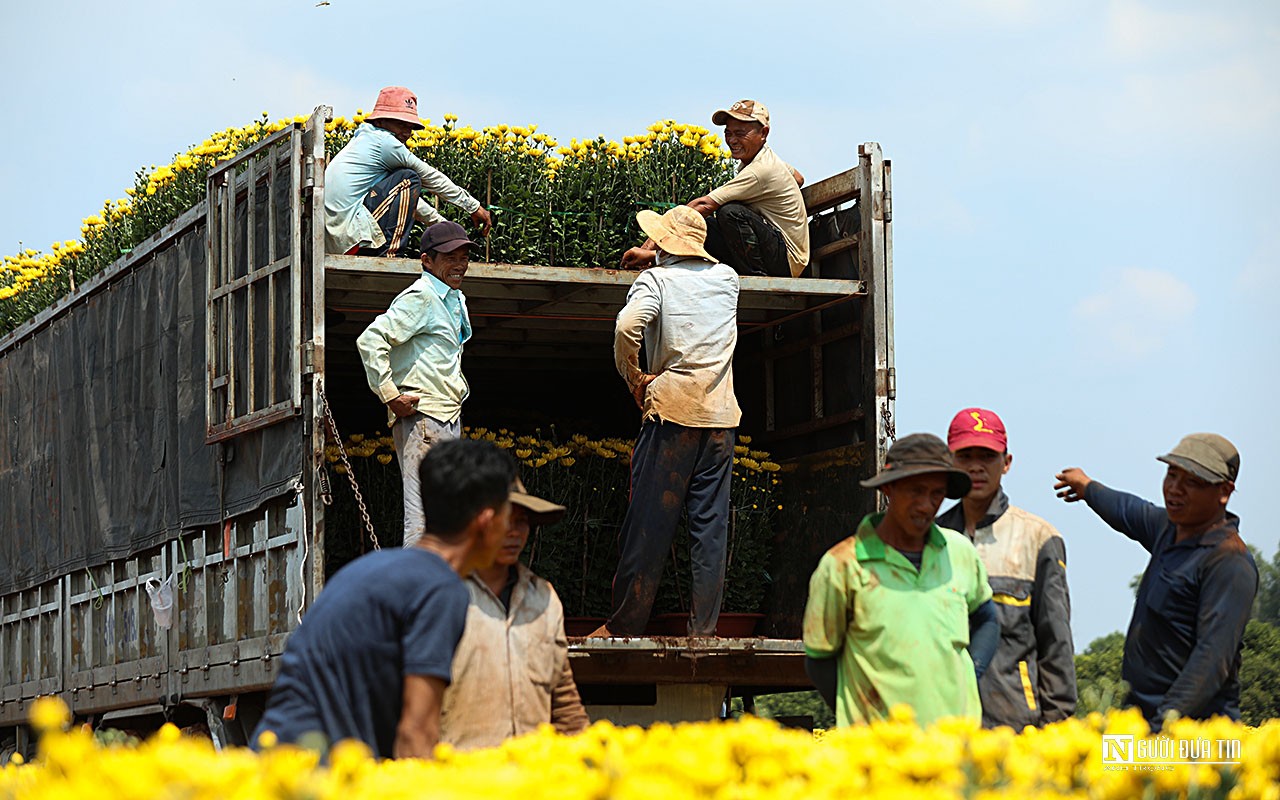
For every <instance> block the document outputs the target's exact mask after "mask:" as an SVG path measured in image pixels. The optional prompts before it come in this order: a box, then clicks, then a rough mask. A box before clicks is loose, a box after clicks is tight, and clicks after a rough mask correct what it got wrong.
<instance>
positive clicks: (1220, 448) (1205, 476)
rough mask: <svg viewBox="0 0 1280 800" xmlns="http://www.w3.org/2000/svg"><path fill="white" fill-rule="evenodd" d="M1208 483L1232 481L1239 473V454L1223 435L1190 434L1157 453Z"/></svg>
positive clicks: (1163, 458) (1165, 460) (1161, 457)
mask: <svg viewBox="0 0 1280 800" xmlns="http://www.w3.org/2000/svg"><path fill="white" fill-rule="evenodd" d="M1156 460H1157V461H1163V462H1164V463H1166V464H1170V465H1172V466H1175V467H1180V468H1182V469H1185V470H1186V471H1187V472H1190V473H1191V474H1192V475H1195V476H1196V477H1197V478H1200V479H1202V480H1206V481H1209V482H1210V483H1222V482H1223V481H1234V480H1235V479H1236V476H1237V475H1239V474H1240V453H1239V452H1238V451H1237V450H1236V446H1235V445H1233V444H1232V443H1231V442H1229V441H1227V439H1226V437H1224V436H1219V435H1218V434H1216V433H1192V434H1188V435H1186V436H1183V437H1182V441H1180V442H1178V446H1177V447H1175V448H1173V449H1172V450H1170V451H1169V452H1168V453H1166V454H1164V455H1162V456H1156Z"/></svg>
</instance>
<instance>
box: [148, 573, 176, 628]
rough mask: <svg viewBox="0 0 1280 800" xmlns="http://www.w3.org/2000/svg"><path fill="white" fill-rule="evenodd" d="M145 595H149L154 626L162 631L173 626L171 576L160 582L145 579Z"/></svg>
mask: <svg viewBox="0 0 1280 800" xmlns="http://www.w3.org/2000/svg"><path fill="white" fill-rule="evenodd" d="M147 594H149V595H151V613H152V614H153V615H154V616H155V618H156V624H157V625H159V626H160V627H161V629H163V630H166V631H167V630H169V628H170V627H172V625H173V576H172V575H170V576H169V577H167V578H165V579H164V582H163V583H162V582H160V581H158V580H156V579H155V578H147Z"/></svg>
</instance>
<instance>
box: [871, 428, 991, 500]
mask: <svg viewBox="0 0 1280 800" xmlns="http://www.w3.org/2000/svg"><path fill="white" fill-rule="evenodd" d="M934 472H939V473H942V474H943V475H946V476H947V497H949V498H951V499H952V500H955V499H957V498H960V497H964V496H965V495H967V494H968V493H969V489H971V488H973V481H971V480H970V479H969V474H968V473H966V472H965V471H964V470H961V469H956V462H955V458H954V457H953V456H952V455H951V448H949V447H947V445H946V443H945V442H943V441H942V440H941V439H939V438H938V437H937V436H934V435H933V434H931V433H913V434H911V435H910V436H903V437H902V438H901V439H899V440H898V441H896V442H894V443H893V445H892V446H891V447H890V448H889V452H888V453H886V454H885V457H884V468H883V469H881V470H880V471H879V472H877V473H876V474H875V475H874V476H872V477H870V478H867V479H866V480H865V481H862V485H863V486H865V487H866V488H868V489H874V488H875V487H877V486H883V485H885V484H886V483H892V482H894V481H900V480H902V479H903V478H910V477H912V476H915V475H928V474H931V473H934Z"/></svg>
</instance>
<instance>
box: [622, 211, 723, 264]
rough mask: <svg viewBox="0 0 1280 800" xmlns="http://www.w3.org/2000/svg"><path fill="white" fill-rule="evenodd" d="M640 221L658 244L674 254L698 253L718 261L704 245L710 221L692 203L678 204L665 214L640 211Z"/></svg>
mask: <svg viewBox="0 0 1280 800" xmlns="http://www.w3.org/2000/svg"><path fill="white" fill-rule="evenodd" d="M636 222H639V223H640V230H642V231H644V232H645V235H647V236H648V237H649V238H650V239H652V240H653V241H654V242H655V243H656V244H657V245H658V247H661V248H662V249H663V250H665V251H666V252H668V253H670V254H671V255H673V256H695V257H697V258H704V259H706V260H707V261H715V259H714V258H712V257H711V254H710V253H708V252H707V250H706V247H704V245H705V244H706V242H707V221H706V220H705V219H703V218H702V215H701V214H699V213H698V212H697V211H694V210H693V209H692V208H689V207H688V206H676V207H675V208H673V209H671V210H670V211H668V212H667V213H665V214H661V215H660V214H658V213H657V212H654V211H649V210H648V209H646V210H644V211H641V212H640V213H638V214H636Z"/></svg>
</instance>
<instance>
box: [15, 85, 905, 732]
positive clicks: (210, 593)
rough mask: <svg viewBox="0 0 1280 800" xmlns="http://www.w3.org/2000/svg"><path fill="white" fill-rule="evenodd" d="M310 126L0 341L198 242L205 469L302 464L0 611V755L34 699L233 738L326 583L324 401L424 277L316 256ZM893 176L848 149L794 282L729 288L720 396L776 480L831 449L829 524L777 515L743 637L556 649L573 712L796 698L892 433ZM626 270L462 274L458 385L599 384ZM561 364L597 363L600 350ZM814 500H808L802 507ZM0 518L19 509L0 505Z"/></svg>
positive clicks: (873, 150)
mask: <svg viewBox="0 0 1280 800" xmlns="http://www.w3.org/2000/svg"><path fill="white" fill-rule="evenodd" d="M331 113H332V112H331V110H330V109H329V108H328V107H325V106H321V107H319V108H317V109H316V111H315V113H314V114H313V115H312V116H311V117H310V118H309V120H308V121H307V122H306V123H305V124H293V125H291V126H290V127H288V128H286V129H284V130H282V131H280V132H278V133H276V134H274V135H272V136H270V137H269V138H268V139H266V140H264V141H262V142H260V143H259V144H257V145H255V146H254V147H252V148H251V149H249V150H247V151H245V152H243V153H241V154H239V155H237V156H236V157H235V158H234V159H231V160H229V161H227V162H224V163H223V164H220V165H219V166H218V167H217V168H215V169H214V170H212V171H211V172H210V173H209V176H208V198H207V199H206V200H205V201H204V202H202V203H200V204H199V205H197V206H196V207H195V208H192V209H191V210H190V211H188V212H187V213H186V214H184V215H182V216H181V217H180V218H179V219H177V220H175V221H174V222H173V223H171V224H170V225H168V226H167V227H166V228H165V229H164V230H162V231H160V232H159V233H157V234H155V235H154V236H153V237H151V238H150V239H149V240H148V241H147V242H145V243H144V244H142V245H141V246H139V247H137V248H135V249H134V251H133V252H131V253H129V254H128V255H127V256H126V257H124V258H122V259H121V260H120V261H118V262H116V263H115V264H113V265H112V266H111V267H109V268H108V269H106V270H105V271H104V272H102V273H101V274H99V275H97V276H96V277H94V278H93V279H91V280H90V281H88V282H86V283H85V284H84V285H82V286H81V287H80V288H79V289H78V290H77V291H75V292H73V293H72V295H70V296H69V297H67V298H65V299H63V300H61V301H59V302H58V303H56V304H55V305H54V306H53V307H52V308H50V309H48V310H46V311H44V312H42V313H41V314H40V315H39V316H37V317H36V318H34V319H33V320H31V321H29V322H28V323H26V324H24V325H23V326H22V327H21V328H19V329H18V330H16V331H14V332H13V333H11V334H9V335H8V336H5V337H4V338H3V339H0V361H2V360H4V359H6V358H9V357H11V356H12V355H13V354H14V353H15V352H17V351H19V350H20V349H21V348H22V347H23V345H24V343H27V342H32V341H36V340H37V339H38V337H41V336H43V335H50V331H49V329H50V328H52V327H54V326H56V325H69V324H70V325H74V324H75V320H76V319H77V314H78V313H79V311H80V309H81V307H82V306H84V305H85V304H86V303H92V302H93V301H94V298H95V297H97V296H99V295H101V294H103V293H106V292H110V291H111V290H112V287H113V286H114V285H117V284H118V283H119V282H121V281H124V280H128V279H130V277H131V276H132V275H133V274H134V273H138V272H139V271H143V270H148V269H161V268H163V267H161V266H157V265H158V264H160V262H159V260H158V255H159V254H163V253H164V251H165V250H166V249H167V248H173V247H176V246H177V245H178V244H179V243H181V242H182V241H184V240H187V239H188V238H189V237H192V236H197V237H202V238H203V241H204V243H205V248H204V254H205V265H206V266H205V274H204V278H205V279H206V289H207V306H206V309H205V311H206V313H205V322H206V324H205V326H204V330H200V331H186V332H185V334H184V335H186V336H190V337H192V338H193V339H194V337H197V336H202V337H203V339H204V348H205V354H206V356H207V363H208V373H207V375H206V380H205V397H204V400H205V407H206V419H207V425H206V430H205V441H204V446H205V447H207V448H212V449H213V450H212V451H213V452H215V453H216V454H217V460H218V464H219V472H218V474H219V476H223V475H225V474H226V473H225V470H226V464H227V462H228V461H230V460H231V459H232V458H233V457H234V453H235V447H236V445H237V443H238V442H243V441H247V440H246V437H248V436H251V435H252V434H253V433H254V432H255V431H262V430H264V429H267V428H271V427H272V426H280V425H291V426H294V427H293V428H290V429H289V430H294V431H296V435H297V436H298V437H301V439H302V446H301V448H300V452H301V453H302V454H303V458H302V459H301V463H298V464H297V478H296V481H295V482H294V484H293V485H292V486H291V487H289V488H290V489H291V490H290V491H285V492H282V493H278V494H277V495H276V496H274V497H271V498H268V499H267V500H265V501H264V502H261V503H259V504H257V505H256V507H253V508H251V509H248V510H243V509H242V510H236V509H226V508H224V509H222V511H221V512H220V513H219V515H218V519H217V520H216V524H208V525H200V526H197V527H194V528H189V529H180V530H173V531H171V532H170V533H169V535H167V536H165V537H164V540H163V541H162V542H161V543H160V544H159V545H158V546H153V547H148V548H145V549H142V550H140V551H138V552H132V553H130V554H128V556H127V557H124V558H110V559H108V558H99V559H92V560H91V563H89V564H88V566H87V567H85V568H84V569H78V570H75V571H67V572H65V573H64V574H58V575H54V576H48V577H47V579H45V580H40V581H37V582H34V583H31V584H29V585H24V586H21V587H19V588H18V589H17V590H15V591H12V592H9V593H8V594H4V595H3V596H0V747H3V745H4V744H5V740H6V738H7V740H8V741H7V743H8V746H9V747H17V748H25V747H26V746H27V744H28V742H27V734H26V732H25V729H24V728H23V723H24V721H25V720H26V718H27V715H28V711H29V708H30V704H31V702H32V701H33V700H34V699H35V698H36V697H38V696H41V695H50V694H55V695H59V696H61V697H62V698H63V699H64V700H65V701H66V702H67V703H68V705H69V706H70V707H71V708H72V710H73V711H74V713H75V714H76V715H77V716H80V717H85V718H93V719H94V720H95V721H97V722H101V721H102V720H103V719H104V718H105V719H106V720H107V721H108V723H109V722H110V720H111V718H113V717H119V716H123V715H127V714H138V713H153V714H157V715H161V716H168V715H171V714H173V713H174V711H175V709H178V708H180V707H183V706H190V707H193V708H196V709H199V711H200V712H201V713H203V714H204V715H205V716H206V717H207V720H208V723H209V726H210V730H211V733H212V734H213V736H214V738H215V739H216V740H218V741H221V742H236V741H243V737H244V735H245V733H246V732H247V731H248V730H251V729H252V725H253V724H254V723H255V722H256V719H254V718H253V717H254V714H253V713H252V711H249V712H248V713H238V709H240V708H241V705H242V704H241V703H239V702H238V701H237V700H238V698H242V697H243V698H246V699H249V698H256V701H257V702H258V703H259V704H260V700H261V697H262V693H264V692H265V691H266V690H267V689H268V688H269V687H270V685H271V683H272V680H273V679H274V677H275V674H276V670H277V668H278V663H279V661H278V656H279V655H280V654H281V653H282V652H283V650H284V645H285V640H286V639H287V637H288V635H289V633H290V632H291V631H292V630H293V629H294V628H296V627H297V625H298V623H299V622H300V620H301V618H302V616H303V614H304V613H305V610H306V608H307V606H308V605H309V604H310V603H311V602H312V601H313V600H314V599H315V597H316V595H317V594H318V593H319V592H320V591H321V589H322V588H323V584H324V575H325V567H326V563H325V562H326V548H325V541H326V537H325V502H326V500H327V497H328V494H329V493H330V492H331V491H342V490H344V487H343V486H341V485H338V484H335V485H333V486H331V485H330V483H329V476H328V475H327V472H326V470H325V463H326V462H325V445H326V436H327V434H328V431H329V424H328V423H327V421H326V412H327V410H328V409H329V408H330V406H331V405H340V404H338V403H334V404H330V403H328V402H326V401H327V400H328V399H329V398H327V397H326V390H328V391H329V392H330V393H338V392H339V391H341V392H344V393H345V395H344V396H346V397H352V396H361V397H362V398H363V400H362V402H370V401H369V400H368V397H367V393H365V389H364V386H363V375H362V374H361V373H359V371H358V358H357V357H356V356H355V353H354V348H353V347H352V346H351V344H350V339H351V336H350V331H351V330H358V327H362V326H363V325H364V324H367V321H368V319H371V318H372V316H373V315H375V314H377V313H379V312H380V311H382V310H384V309H385V308H386V306H387V304H388V303H389V302H390V300H391V299H392V298H393V297H394V296H395V295H396V294H397V293H398V292H399V291H401V290H402V289H403V288H404V287H405V286H406V285H407V284H408V283H409V282H411V281H412V280H414V279H415V278H416V276H417V275H418V274H419V267H418V265H417V264H416V263H415V262H411V261H406V260H403V259H378V258H361V257H350V256H335V255H326V254H325V252H324V220H323V215H324V169H325V165H326V163H327V160H326V154H325V138H324V125H325V122H326V121H327V120H328V119H329V118H330V117H331ZM890 180H891V171H890V163H889V162H888V161H886V160H884V159H883V158H882V156H881V151H880V147H879V145H877V144H874V143H867V144H863V145H861V146H860V147H859V148H858V158H857V164H856V166H854V167H853V168H851V169H849V170H847V171H845V172H843V173H840V174H838V175H835V176H833V177H830V178H827V179H826V180H822V181H819V182H817V183H815V184H812V185H810V186H808V187H806V188H805V189H804V197H805V202H806V204H807V207H808V211H809V214H810V217H811V220H812V221H811V230H812V231H814V232H815V240H814V248H813V257H812V261H811V266H810V273H809V274H810V276H811V277H805V278H799V279H792V278H772V277H753V276H745V277H743V278H742V280H741V293H740V326H741V328H740V329H741V333H742V336H741V342H740V346H739V353H738V359H737V360H738V363H739V364H740V365H741V366H739V380H738V383H739V387H740V388H739V394H740V396H742V399H743V405H744V410H746V411H747V413H748V417H751V418H750V419H744V422H746V423H747V424H748V425H750V426H752V427H753V428H754V429H755V430H757V431H761V438H762V440H764V441H768V442H769V443H770V446H771V447H772V448H773V450H774V452H775V454H776V455H777V457H778V458H779V460H781V461H783V463H784V464H789V465H793V466H795V467H796V468H797V471H796V472H795V473H793V477H792V478H791V479H792V480H796V481H801V482H802V481H804V476H805V475H806V474H807V473H806V472H805V470H806V469H807V468H808V467H807V466H806V465H811V464H812V463H813V462H814V461H815V459H816V460H819V461H820V460H822V459H823V458H826V459H827V461H828V462H829V461H830V456H831V455H832V454H836V455H839V456H841V457H842V458H843V462H842V463H846V464H848V465H849V467H848V470H847V471H848V473H849V475H850V478H851V480H850V482H849V484H848V485H849V486H852V487H855V488H854V489H852V490H847V491H844V494H846V495H849V496H846V497H843V498H839V499H832V500H831V504H832V507H833V508H834V507H836V506H839V508H840V512H839V513H837V514H833V517H834V518H835V519H836V522H835V523H834V524H833V525H828V526H826V527H825V528H821V529H819V530H810V528H812V527H813V520H812V517H810V518H809V519H805V520H800V519H797V520H794V521H793V522H794V524H795V526H796V531H795V533H793V534H786V533H783V532H780V533H779V534H778V538H779V541H780V542H783V543H785V544H786V547H785V548H779V550H786V551H787V556H788V558H790V559H791V562H790V564H789V565H784V566H778V567H777V570H776V574H775V586H774V592H773V593H772V594H773V596H772V597H771V599H770V607H769V617H768V619H767V620H766V625H765V634H766V635H765V636H764V637H763V638H753V639H688V638H674V637H673V638H648V639H632V640H607V641H600V640H574V641H573V642H572V643H571V663H572V665H573V668H574V671H575V674H576V675H577V678H578V681H579V683H580V684H582V685H583V687H584V696H585V697H586V698H587V699H588V701H589V702H593V703H594V705H593V707H591V708H590V709H589V710H591V711H592V712H593V716H606V717H609V718H611V719H614V720H615V721H619V722H648V721H653V720H654V719H670V720H677V719H692V718H706V717H707V716H714V715H715V713H716V712H717V710H718V709H719V708H720V707H721V703H722V702H723V701H724V700H725V698H726V691H727V690H732V691H734V692H737V693H740V694H741V693H747V694H750V693H754V692H758V691H771V690H780V689H787V688H803V687H805V686H807V681H806V679H805V677H804V672H803V666H802V663H803V650H802V647H801V645H800V642H799V641H798V638H799V608H801V607H802V606H803V593H804V589H803V587H804V585H806V584H805V581H806V579H807V575H808V571H809V570H811V569H812V567H813V565H814V564H815V563H816V560H817V558H818V556H819V555H820V554H821V553H822V552H823V551H824V550H825V549H826V548H827V547H829V546H830V545H831V544H832V543H834V542H835V541H837V540H838V539H839V538H842V537H843V536H844V535H847V534H848V533H849V532H850V531H851V530H852V527H853V525H854V524H855V523H856V519H851V517H853V516H854V515H855V514H857V513H861V512H865V511H869V510H873V509H874V507H875V503H876V501H875V498H874V496H873V495H872V494H871V493H869V492H865V491H863V490H858V489H856V479H857V478H858V477H862V476H865V475H866V474H869V472H870V471H874V469H875V466H876V465H877V464H879V463H880V462H881V460H882V457H883V453H884V450H885V449H886V448H887V446H888V444H889V443H890V441H891V440H892V439H893V437H894V435H895V434H894V427H893V404H894V396H895V386H894V383H895V373H894V360H893V285H892V275H893V263H892V234H891V231H892V192H891V185H890ZM850 204H854V205H850ZM823 231H826V233H825V234H824V233H822V232H823ZM634 278H635V273H632V272H627V271H620V270H614V269H580V268H570V267H544V266H533V265H511V264H489V263H473V264H472V265H471V267H470V269H469V271H468V273H467V277H466V285H465V291H466V293H467V298H468V305H469V307H470V309H471V312H472V315H473V318H474V319H475V321H476V333H475V336H474V338H473V339H472V341H471V342H470V343H469V344H468V350H467V358H468V367H467V369H468V374H469V375H470V374H471V371H472V370H507V369H513V368H518V365H519V364H524V365H526V366H527V365H529V364H531V363H532V364H538V363H544V362H551V361H553V360H554V361H555V363H556V364H558V365H559V367H558V368H563V369H575V368H576V369H580V370H592V371H594V372H593V374H596V373H598V372H599V371H600V370H605V371H608V372H609V373H610V375H609V378H610V379H612V378H613V377H614V376H612V374H611V367H610V366H605V365H609V364H611V351H610V343H611V341H612V335H611V332H612V320H613V317H614V316H615V315H616V313H617V310H618V309H619V308H621V306H622V304H623V301H624V298H625V294H626V291H627V288H628V287H629V286H630V284H631V282H632V281H633V280H634ZM334 309H341V313H340V314H338V317H341V318H342V320H343V321H341V322H339V323H338V324H337V325H336V326H334V327H335V330H341V329H343V327H344V326H345V329H346V331H345V334H344V335H343V336H342V337H339V338H330V337H331V335H332V331H328V330H327V329H326V327H327V325H329V324H330V323H329V320H327V318H326V310H329V311H330V312H332V311H333V310H334ZM566 321H571V323H567V322H566ZM784 334H785V335H784ZM334 342H340V344H339V345H338V346H334V344H333V343H334ZM581 348H596V349H598V350H599V353H600V357H599V359H596V360H593V359H595V356H594V355H592V354H594V353H595V350H590V349H587V350H584V349H581ZM566 354H570V355H572V356H573V357H572V358H570V357H568V356H567V355H566ZM575 365H576V366H575ZM743 366H745V367H747V368H748V369H749V374H744V373H745V372H746V370H744V369H743ZM584 374H585V373H584ZM356 375H358V376H359V379H358V380H356V379H354V376H356ZM348 378H352V380H348ZM340 385H341V389H340V388H339V387H340ZM353 386H354V387H355V388H352V387H353ZM3 388H4V387H3V386H2V385H0V390H3ZM353 392H354V393H355V395H353V394H352V393H353ZM0 444H3V440H2V439H0ZM196 444H199V443H196ZM3 455H5V453H4V452H3V448H2V447H0V456H3ZM219 480H220V481H221V480H222V478H221V477H220V478H219ZM810 488H811V489H812V491H815V492H817V491H819V489H820V487H818V488H814V487H810ZM832 494H834V492H833V493H832ZM814 497H817V498H818V500H813V499H812V498H811V499H810V502H817V503H821V502H823V501H822V500H821V497H820V492H819V494H815V495H814ZM7 502H19V498H6V497H0V503H7ZM811 510H812V509H811ZM32 511H33V514H34V515H35V516H33V518H35V517H38V516H39V513H40V509H38V508H34V509H33V510H32ZM6 533H7V535H9V536H17V537H24V536H32V537H35V536H57V535H58V530H57V529H56V528H54V527H49V528H46V529H44V530H39V529H36V530H30V531H22V530H16V531H7V532H6ZM774 571H775V570H772V569H771V572H774ZM169 576H174V588H175V592H174V594H175V597H176V603H175V606H176V607H175V609H174V612H175V614H174V623H173V625H172V627H171V628H169V629H167V630H165V629H162V628H160V627H159V626H158V625H157V623H156V622H155V620H154V619H153V614H152V610H151V606H150V602H149V598H148V593H147V591H146V589H145V586H146V584H147V582H148V581H149V580H155V581H163V580H164V579H165V578H167V577H169ZM797 592H798V598H797ZM592 698H594V700H592ZM252 705H254V704H253V703H246V704H245V707H246V708H247V707H249V706H252ZM231 721H234V723H233V722H231Z"/></svg>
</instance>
